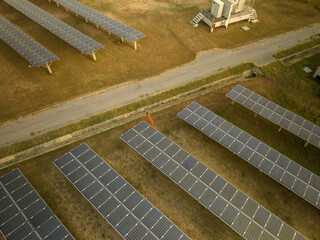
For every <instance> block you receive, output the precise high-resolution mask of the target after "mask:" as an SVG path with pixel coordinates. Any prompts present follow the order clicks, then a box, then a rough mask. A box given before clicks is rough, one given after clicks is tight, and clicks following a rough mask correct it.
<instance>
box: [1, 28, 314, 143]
mask: <svg viewBox="0 0 320 240" xmlns="http://www.w3.org/2000/svg"><path fill="white" fill-rule="evenodd" d="M316 34H320V24H314V25H311V26H308V27H305V28H302V29H299V30H296V31H292V32H288V33H285V34H281V35H278V36H275V37H272V38H270V39H266V40H262V41H259V42H255V43H251V44H249V45H245V46H242V47H239V48H235V49H231V50H223V49H218V50H212V51H207V52H205V53H201V54H200V55H199V56H198V57H197V59H196V60H195V61H193V62H191V63H188V64H185V65H183V66H180V67H177V68H174V69H172V70H169V71H166V72H164V73H162V74H160V75H158V76H155V77H151V78H147V79H144V80H142V81H137V82H132V83H129V84H127V85H123V86H121V87H118V88H112V89H110V90H106V91H102V92H99V93H94V94H90V95H88V96H85V97H83V98H78V99H74V100H72V101H69V102H66V103H65V104H62V105H60V106H58V107H56V108H53V109H48V110H46V111H42V112H40V113H38V114H35V115H30V116H28V117H25V118H22V119H19V120H17V121H14V122H9V123H7V124H4V125H3V126H1V127H0V147H4V146H7V145H10V144H13V143H16V142H20V141H23V140H27V139H29V138H31V133H38V132H39V131H41V134H43V133H45V132H48V131H51V130H55V129H58V128H61V127H63V126H66V125H68V124H71V123H74V122H77V121H80V120H81V119H84V118H88V117H90V116H92V115H96V114H99V113H102V112H105V111H108V110H111V109H114V108H117V107H120V106H123V105H126V104H130V103H133V102H135V101H137V100H139V99H141V97H142V96H146V95H148V96H151V95H154V94H156V93H159V92H162V91H166V90H169V89H171V88H174V87H177V86H180V85H184V84H186V83H188V82H190V81H193V80H197V79H200V78H203V77H206V76H209V75H212V74H214V73H216V72H218V71H219V70H220V69H224V68H228V67H232V66H236V65H238V64H241V63H243V62H254V63H255V64H256V65H258V66H260V65H265V64H268V63H270V62H272V61H275V59H274V58H273V57H272V54H273V53H275V52H277V51H279V50H280V49H285V48H290V47H293V46H295V45H297V44H299V43H302V42H306V41H308V40H309V39H310V37H311V36H313V35H316ZM212 37H214V33H213V34H212Z"/></svg>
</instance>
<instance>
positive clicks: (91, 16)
mask: <svg viewBox="0 0 320 240" xmlns="http://www.w3.org/2000/svg"><path fill="white" fill-rule="evenodd" d="M54 1H55V2H56V3H58V4H61V5H62V6H64V7H66V8H68V9H70V10H71V11H73V12H75V13H76V14H79V15H80V16H82V17H84V18H86V19H88V20H90V21H92V22H93V23H95V24H97V25H99V26H101V27H103V28H105V29H107V30H109V31H110V32H113V33H114V34H116V35H118V36H120V37H122V38H124V39H126V40H127V41H129V42H132V41H137V40H138V39H140V38H143V37H145V36H146V35H145V34H143V33H141V32H139V31H137V30H134V29H132V28H131V27H128V26H127V25H124V24H123V23H120V22H118V21H117V20H114V19H112V18H110V17H108V16H106V15H104V14H102V13H100V12H98V11H96V10H94V9H92V8H90V7H88V6H86V5H84V4H82V3H80V2H78V1H76V0H54Z"/></svg>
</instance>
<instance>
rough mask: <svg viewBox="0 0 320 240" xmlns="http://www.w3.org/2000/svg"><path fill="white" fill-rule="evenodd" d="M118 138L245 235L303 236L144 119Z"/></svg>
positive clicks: (293, 239) (254, 239)
mask: <svg viewBox="0 0 320 240" xmlns="http://www.w3.org/2000/svg"><path fill="white" fill-rule="evenodd" d="M121 139H122V140H123V141H124V142H126V143H127V144H128V145H130V146H131V147H132V148H133V149H134V150H135V151H137V152H138V153H139V154H140V155H141V156H143V157H144V158H145V159H147V160H148V161H149V162H150V163H151V164H153V165H154V166H155V167H156V168H158V169H159V170H160V171H161V172H162V173H164V174H165V175H166V176H167V177H169V178H170V179H171V180H172V181H173V182H175V183H176V184H178V185H179V186H180V187H181V188H182V189H184V190H185V191H186V192H187V193H189V194H190V195H191V196H192V197H193V198H194V199H196V200H197V201H198V202H199V203H201V204H202V205H203V206H204V207H206V208H207V209H208V210H209V211H211V212H212V213H213V214H215V215H216V216H217V217H218V218H220V219H221V220H222V221H223V222H225V223H226V224H227V225H228V226H230V227H231V228H232V229H233V230H235V231H236V232H237V233H238V234H240V235H241V236H242V237H244V238H245V239H250V240H257V239H290V240H298V239H306V238H305V237H303V236H302V235H301V234H300V233H298V232H297V231H296V230H294V229H293V228H291V227H290V226H289V225H288V224H286V223H285V222H283V221H282V220H281V219H279V218H278V217H276V216H275V215H274V214H272V213H271V212H269V211H268V210H267V209H265V208H264V207H262V206H261V205H259V204H258V203H257V202H255V201H254V200H253V199H252V198H250V197H248V196H247V195H246V194H244V193H243V192H241V191H240V190H239V189H237V188H236V187H235V186H233V185H232V184H230V183H229V182H228V181H227V180H225V179H224V178H222V177H221V176H219V175H218V174H217V173H215V172H214V171H212V170H211V169H210V168H208V167H207V166H205V165H204V164H203V163H201V162H200V161H198V160H197V159H196V158H194V157H193V156H192V155H190V154H189V153H187V152H186V151H185V150H184V149H182V148H181V147H179V146H178V145H177V144H175V143H174V142H172V141H171V140H170V139H169V138H167V137H165V136H164V135H163V134H161V133H160V132H159V131H157V130H156V129H154V128H153V127H151V126H150V125H149V124H147V123H146V122H144V121H143V122H141V123H139V124H138V125H136V126H135V127H133V128H132V129H130V130H129V131H127V132H126V133H125V134H123V135H122V136H121Z"/></svg>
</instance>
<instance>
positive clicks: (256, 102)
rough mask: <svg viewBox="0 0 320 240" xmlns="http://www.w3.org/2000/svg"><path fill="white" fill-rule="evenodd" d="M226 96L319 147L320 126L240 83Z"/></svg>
mask: <svg viewBox="0 0 320 240" xmlns="http://www.w3.org/2000/svg"><path fill="white" fill-rule="evenodd" d="M227 97H228V98H230V99H232V100H233V101H236V102H237V103H239V104H241V105H242V106H244V107H246V108H248V109H250V110H252V111H254V112H255V113H256V114H259V115H260V116H262V117H264V118H266V119H268V120H270V121H271V122H273V123H275V124H277V125H278V126H279V127H280V129H282V128H284V129H286V130H288V131H289V132H291V133H292V134H294V135H296V136H298V137H300V138H302V139H303V140H305V141H306V142H307V143H311V144H312V145H314V146H316V147H318V148H320V126H318V125H315V124H314V123H312V122H310V121H308V120H306V119H304V118H302V117H300V116H298V115H297V114H295V113H293V112H291V111H289V110H287V109H285V108H283V107H281V106H280V105H278V104H276V103H274V102H271V101H270V100H268V99H266V98H264V97H262V96H260V95H259V94H257V93H255V92H253V91H251V90H249V89H247V88H245V87H243V86H241V85H237V86H236V87H235V88H234V89H232V90H231V91H230V92H229V93H228V94H227Z"/></svg>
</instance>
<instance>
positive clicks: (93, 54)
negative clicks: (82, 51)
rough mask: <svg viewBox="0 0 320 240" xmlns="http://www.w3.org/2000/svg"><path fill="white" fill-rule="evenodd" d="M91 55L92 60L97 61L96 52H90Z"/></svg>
mask: <svg viewBox="0 0 320 240" xmlns="http://www.w3.org/2000/svg"><path fill="white" fill-rule="evenodd" d="M90 54H91V56H92V59H93V61H97V57H96V52H92V53H90Z"/></svg>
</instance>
